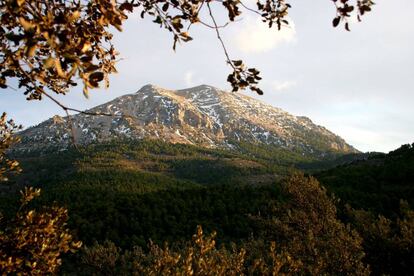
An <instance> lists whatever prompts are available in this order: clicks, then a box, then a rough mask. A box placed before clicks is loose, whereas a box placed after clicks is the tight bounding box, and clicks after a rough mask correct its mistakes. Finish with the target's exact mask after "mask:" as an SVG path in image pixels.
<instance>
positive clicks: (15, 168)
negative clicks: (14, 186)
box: [0, 113, 21, 182]
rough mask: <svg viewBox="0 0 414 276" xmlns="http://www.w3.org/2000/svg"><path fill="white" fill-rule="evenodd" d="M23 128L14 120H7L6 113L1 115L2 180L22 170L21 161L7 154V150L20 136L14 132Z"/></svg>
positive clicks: (0, 157)
mask: <svg viewBox="0 0 414 276" xmlns="http://www.w3.org/2000/svg"><path fill="white" fill-rule="evenodd" d="M19 129H21V126H18V125H16V124H15V123H14V121H13V120H7V116H6V113H3V114H2V115H1V117H0V182H2V181H7V180H8V178H7V175H8V174H11V173H18V172H20V167H19V162H17V161H16V160H11V159H9V158H8V157H7V156H6V151H7V150H8V149H9V148H10V146H11V145H13V144H15V143H17V142H18V141H19V138H17V137H16V136H14V135H13V134H14V132H15V131H17V130H19Z"/></svg>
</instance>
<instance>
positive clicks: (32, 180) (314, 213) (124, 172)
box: [0, 140, 414, 275]
mask: <svg viewBox="0 0 414 276" xmlns="http://www.w3.org/2000/svg"><path fill="white" fill-rule="evenodd" d="M13 154H14V157H15V158H16V159H17V160H19V161H20V162H21V166H22V168H23V169H24V172H25V173H24V174H22V175H20V176H18V177H15V178H12V179H10V182H9V184H7V185H8V186H3V188H2V190H1V201H0V206H1V209H2V213H3V214H4V215H5V216H6V217H7V216H10V215H11V214H13V213H14V212H15V211H16V210H15V209H16V208H17V206H18V204H16V202H17V201H18V190H19V188H21V187H23V186H24V185H32V186H35V187H40V188H42V195H41V196H40V198H39V199H38V200H37V201H36V202H35V203H34V204H35V205H34V206H41V205H50V204H51V203H52V202H56V203H57V204H58V205H59V206H64V207H67V208H68V210H69V214H70V216H69V227H70V229H71V231H72V232H73V233H74V235H75V237H77V238H78V239H80V240H81V241H83V243H84V246H86V247H84V249H83V250H82V251H81V252H80V253H78V254H77V255H75V256H68V257H67V258H65V261H64V266H63V271H66V272H74V271H75V270H76V269H77V268H79V269H81V271H83V273H85V275H87V274H88V273H89V274H91V273H92V274H93V273H112V274H117V273H121V272H122V271H123V273H129V272H131V269H132V268H131V267H130V266H128V265H126V263H130V264H132V263H134V264H137V262H138V263H139V262H142V261H144V259H145V258H149V259H146V261H145V262H149V263H151V261H150V259H151V260H156V259H157V258H160V256H161V255H162V254H172V255H171V256H170V257H171V258H176V257H174V256H178V255H174V254H183V255H186V254H189V253H188V252H189V251H186V250H195V249H194V248H197V246H200V244H198V243H196V244H192V245H190V244H187V243H186V241H188V240H189V239H190V237H191V236H192V235H193V234H194V232H195V229H196V228H197V226H198V225H201V226H202V227H203V230H204V231H205V233H212V232H213V231H215V232H216V233H217V235H216V236H214V240H215V241H216V242H217V244H218V247H217V248H220V246H225V247H226V248H227V249H226V250H230V248H231V247H232V246H231V244H233V245H234V246H236V247H237V248H238V250H245V251H246V252H247V253H246V254H247V255H245V257H243V261H241V259H240V260H239V261H240V262H242V264H240V265H241V266H242V267H251V266H250V265H248V264H249V263H250V262H254V260H257V259H258V258H259V259H260V257H262V256H266V255H267V254H270V255H269V256H274V258H273V257H272V258H273V259H266V258H265V259H264V260H261V261H263V263H262V266H261V268H260V269H264V270H263V271H265V270H266V269H271V270H272V269H275V267H274V266H271V267H268V266H269V265H270V264H271V263H272V262H273V261H275V260H278V261H279V262H281V263H283V264H284V265H283V268H280V269H281V270H280V271H290V270H292V271H302V272H303V271H307V272H308V273H311V274H315V273H322V272H327V273H328V272H329V273H333V272H332V271H336V272H338V273H339V271H348V272H349V273H351V274H365V273H366V272H368V271H369V270H371V271H372V272H374V273H375V274H379V273H391V274H393V275H404V274H406V272H407V271H410V269H411V268H412V267H413V262H412V259H411V257H410V256H412V252H413V240H412V239H411V238H410V237H411V235H412V234H413V231H414V215H413V212H412V211H411V210H410V205H411V207H412V203H413V194H412V187H413V179H414V177H413V168H414V167H413V159H414V158H413V147H412V146H410V145H406V146H403V147H401V148H400V149H398V150H396V151H394V152H391V153H389V154H387V155H385V154H364V155H355V154H353V155H350V156H339V158H338V159H335V160H332V159H331V160H316V159H311V158H309V157H303V156H302V155H301V154H300V153H295V152H291V151H287V150H283V149H280V148H276V147H263V146H260V145H254V144H243V143H239V144H237V148H234V150H219V149H206V148H202V147H197V146H191V145H182V144H168V143H165V142H161V141H156V140H148V141H128V140H125V141H118V142H112V143H107V144H96V145H90V146H87V147H78V148H72V149H69V150H66V151H61V152H56V151H50V152H47V151H44V150H42V151H40V152H36V151H31V152H30V153H24V154H19V153H18V152H14V153H13ZM338 163H339V164H342V165H340V166H338V167H336V168H333V169H329V170H326V171H319V172H317V173H315V176H316V178H317V179H318V180H320V181H321V183H322V184H323V185H324V186H325V187H326V188H327V189H328V193H325V189H324V188H323V187H321V186H320V185H319V184H318V182H317V181H316V179H313V178H306V177H304V176H302V175H301V174H300V173H299V174H298V173H297V172H294V171H295V170H297V169H298V168H305V169H307V170H308V171H307V172H308V173H312V172H313V171H315V170H316V169H318V168H325V167H329V166H333V165H336V164H338ZM292 175H293V176H292ZM331 192H334V193H335V195H336V197H337V198H338V197H339V198H340V200H334V199H331V198H330V196H329V194H330V193H331ZM400 199H403V200H406V201H407V202H408V203H407V204H405V203H404V202H402V204H401V206H400ZM348 205H349V206H348ZM400 207H401V208H400ZM13 208H14V209H13ZM336 208H339V209H338V211H339V214H338V215H339V216H337V213H336ZM358 209H365V210H366V211H363V210H358ZM378 214H381V215H383V216H384V217H380V218H378V217H377V215H378ZM346 224H350V226H348V228H347V227H346ZM295 225H296V226H295ZM300 225H302V226H300ZM303 227H304V228H303ZM349 227H350V228H349ZM309 231H310V232H309ZM309 233H313V234H312V235H313V236H309ZM198 235H201V236H200V237H199V238H200V239H201V240H203V239H207V237H208V234H207V236H206V235H205V234H200V233H198ZM312 237H313V238H312ZM308 239H310V240H308ZM149 240H151V241H152V242H154V245H152V247H151V248H149V249H148V248H147V244H148V242H149ZM303 240H306V243H307V244H309V245H310V246H311V247H310V248H308V249H306V248H304V247H303V245H301V244H302V242H301V243H298V241H303ZM198 241H200V240H199V239H198ZM207 241H208V239H207V240H204V242H207ZM271 241H275V242H276V244H277V245H278V246H280V247H278V248H274V247H272V248H273V249H272V250H274V251H272V252H274V253H275V254H276V253H277V254H281V255H277V254H276V255H272V254H273V253H271V252H270V253H269V251H268V250H269V248H270V247H271V243H270V242H271ZM164 242H168V243H169V244H170V245H171V246H172V247H171V248H170V250H171V251H169V252H170V253H166V252H164V253H162V254H161V252H160V251H159V250H161V248H162V247H161V248H157V247H154V246H156V245H157V244H158V245H162V244H163V243H164ZM97 243H98V244H97ZM137 246H138V247H137ZM192 246H194V247H192ZM192 248H193V249H192ZM312 248H314V249H315V250H316V251H312V250H313V249H312ZM311 249H312V250H311ZM136 250H138V251H136ZM140 250H143V251H140ZM147 250H150V252H149V253H148V254H150V255H142V254H144V253H143V252H147ZM163 250H164V249H163ZM223 250H224V249H223ZM308 250H311V251H308ZM317 250H322V252H325V253H323V254H328V255H323V254H322V253H321V254H322V255H321V254H319V253H316V252H317ZM337 251H341V252H342V253H341V254H342V255H341V256H342V257H341V258H339V259H335V258H334V259H332V260H331V258H332V256H333V252H337ZM104 252H106V253H104ZM138 252H141V253H138ZM157 252H158V253H157ZM214 252H216V251H214V250H213V251H212V252H210V253H208V254H213V255H208V256H205V257H206V258H207V257H208V258H210V257H211V258H213V259H214V258H217V255H215V254H219V253H217V252H216V253H214ZM219 252H221V251H219ZM231 252H233V251H231V250H230V251H228V252H227V251H226V252H224V251H223V252H222V253H220V254H224V255H226V256H233V255H231V254H233V253H231ZM265 252H266V253H265ZM312 252H313V253H312ZM329 252H331V253H329ZM239 253H240V252H239ZM239 253H238V254H239ZM102 254H109V255H105V256H112V257H111V258H115V259H112V260H108V259H107V258H108V257H105V256H103V255H102ZM137 254H138V255H137ZM140 254H141V255H140ZM151 254H152V255H151ZM159 254H161V255H159ZM200 254H201V253H200ZM240 254H241V253H240ZM283 254H285V255H283ZM286 254H287V255H286ZM312 254H315V255H312ZM224 255H220V256H221V257H220V258H224V260H226V259H225V257H223V256H224ZM116 256H117V257H116ZM138 256H141V257H138ZM162 256H164V257H165V258H167V257H166V255H162ZM235 256H236V255H234V257H235ZM287 256H290V257H289V258H291V259H289V258H288V257H287ZM324 256H325V257H324ZM327 256H329V258H328V257H327ZM226 258H227V257H226ZM286 258H288V259H286ZM315 258H316V259H318V258H320V263H319V265H320V266H315V264H314V263H313V261H312V260H314V259H315ZM283 260H284V261H283ZM286 260H291V261H289V262H287V261H286ZM164 261H165V260H164ZM181 261H184V260H180V259H177V262H178V263H180V262H181ZM233 261H234V260H233ZM233 261H230V260H228V262H229V263H232V262H233ZM108 262H109V263H108ZM125 262H126V263H125ZM149 263H145V264H143V263H139V264H140V265H144V268H145V269H152V268H151V265H149ZM368 264H369V265H370V268H367V266H366V265H368ZM221 265H224V264H221ZM183 266H185V265H184V264H183ZM102 269H103V270H102ZM154 269H155V268H154ZM171 269H172V268H171ZM174 269H178V267H177V266H174ZM229 269H233V268H229ZM256 269H258V270H257V271H261V270H260V269H259V268H256ZM134 270H135V271H139V269H138V268H137V267H135V268H134ZM86 271H87V272H86ZM128 271H129V272H128ZM263 271H262V272H263ZM147 272H148V271H147ZM78 273H79V271H78Z"/></svg>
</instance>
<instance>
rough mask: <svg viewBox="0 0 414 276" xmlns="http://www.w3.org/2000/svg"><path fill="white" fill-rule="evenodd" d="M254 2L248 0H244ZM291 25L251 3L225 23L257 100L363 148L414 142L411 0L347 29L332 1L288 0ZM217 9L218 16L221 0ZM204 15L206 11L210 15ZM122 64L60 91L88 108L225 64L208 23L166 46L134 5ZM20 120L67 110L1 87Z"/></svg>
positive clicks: (4, 102)
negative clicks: (85, 87)
mask: <svg viewBox="0 0 414 276" xmlns="http://www.w3.org/2000/svg"><path fill="white" fill-rule="evenodd" d="M245 3H246V4H247V5H248V6H250V7H254V2H253V0H247V1H246V2H245ZM290 3H291V4H292V9H291V12H290V18H289V21H290V22H291V24H290V27H289V28H285V29H283V30H282V31H280V32H278V31H277V30H276V29H269V28H267V26H266V25H265V24H263V23H262V22H261V21H260V20H259V19H257V17H256V16H255V15H254V14H253V13H250V12H247V11H243V14H242V16H241V17H240V18H239V20H238V21H237V22H234V23H232V24H229V25H228V26H227V27H226V28H224V29H221V33H222V37H223V39H224V41H225V43H226V45H227V48H228V50H229V53H230V56H231V58H232V59H243V60H244V61H245V63H246V64H247V65H248V66H249V67H255V68H258V69H259V70H260V71H261V75H262V77H263V80H262V82H261V83H260V87H261V88H262V90H263V91H264V92H265V94H264V95H263V96H258V95H256V94H254V93H253V92H251V91H246V92H243V93H245V94H247V95H250V96H252V97H255V98H257V99H259V100H261V101H264V102H266V103H268V104H271V105H273V106H276V107H280V108H282V109H284V110H285V111H288V112H290V113H292V114H294V115H301V116H307V117H309V118H310V119H311V120H312V121H314V122H315V123H316V124H319V125H322V126H325V127H326V128H328V129H329V130H331V131H332V132H334V133H335V134H338V135H339V136H341V137H342V138H344V139H345V140H346V141H347V142H348V143H349V144H351V145H353V146H354V147H356V148H357V149H359V150H361V151H382V152H388V151H390V150H393V149H396V148H398V147H399V146H400V145H401V144H406V143H413V142H414V84H413V82H414V23H413V21H412V18H413V17H412V12H413V11H414V1H412V0H392V1H390V0H377V1H376V5H375V6H374V8H373V11H372V12H371V13H370V14H368V15H367V16H365V17H364V18H363V21H362V22H361V23H357V22H356V20H354V19H352V18H351V32H347V31H345V30H344V29H343V28H333V27H332V19H333V17H334V16H335V8H334V6H333V4H332V3H331V1H326V0H314V1H297V0H291V1H290ZM214 10H215V13H216V14H217V17H218V20H219V21H221V23H225V20H224V19H225V16H224V14H223V12H222V10H223V9H222V8H221V7H220V5H216V7H215V9H214ZM205 20H206V21H208V20H209V19H208V18H206V19H205ZM114 33H115V36H114V42H115V46H116V47H117V50H118V51H119V52H120V59H121V60H120V61H119V63H118V66H117V69H118V71H119V73H118V74H116V75H113V76H111V78H110V80H111V84H110V88H109V89H106V90H104V89H97V90H92V91H91V92H90V98H89V99H85V98H84V97H83V95H82V92H81V91H80V90H79V89H74V90H72V91H70V93H68V94H67V95H66V96H64V97H60V98H59V99H60V100H61V101H62V102H64V103H65V104H66V105H68V106H71V107H74V108H78V109H86V108H89V107H93V106H95V105H98V104H102V103H105V102H107V101H109V100H111V99H113V98H115V97H118V96H121V95H124V94H130V93H134V92H136V91H138V90H139V89H140V88H141V87H142V86H144V85H146V84H149V83H151V84H155V85H158V86H161V87H164V88H168V89H182V88H188V87H192V86H196V85H200V84H208V85H212V86H215V87H218V88H221V89H224V90H229V89H230V86H229V84H228V83H227V82H226V77H227V75H228V74H229V73H230V68H229V67H228V66H227V65H226V63H225V58H224V54H223V51H222V48H221V46H220V44H219V41H218V40H217V39H216V34H215V33H214V30H211V29H208V28H206V27H203V26H198V25H194V26H193V27H192V29H191V30H190V35H191V36H192V37H193V38H194V40H193V41H191V42H189V43H184V44H181V45H178V47H177V50H176V51H175V52H174V51H173V50H172V37H171V35H170V33H168V32H167V31H165V30H163V29H160V28H159V27H158V26H157V25H155V24H154V23H152V22H151V21H150V20H148V19H146V20H142V19H140V18H139V16H137V15H131V16H130V18H129V19H128V21H127V22H126V24H125V26H124V31H123V32H117V31H115V32H114ZM2 111H6V112H7V113H8V114H9V116H10V117H12V118H14V119H15V121H16V122H18V123H20V124H23V125H24V126H25V127H28V126H32V125H36V124H38V123H40V122H42V121H43V120H45V119H47V118H49V117H51V116H53V115H55V114H58V115H61V116H64V115H65V114H64V112H63V111H62V110H61V109H60V108H59V107H57V106H56V105H55V104H54V103H52V102H50V101H48V100H47V99H44V100H43V101H41V102H38V101H30V102H27V101H26V100H25V96H24V95H23V92H21V91H13V90H10V89H2V90H0V112H2Z"/></svg>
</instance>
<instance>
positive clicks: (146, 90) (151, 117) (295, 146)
mask: <svg viewBox="0 0 414 276" xmlns="http://www.w3.org/2000/svg"><path fill="white" fill-rule="evenodd" d="M87 111H88V112H94V113H110V114H113V115H114V116H112V117H111V116H94V115H88V114H82V113H80V114H76V115H70V116H69V117H63V118H62V117H58V116H54V117H53V118H50V119H48V120H46V121H44V122H42V123H40V124H39V125H37V126H34V127H30V128H28V129H26V130H24V131H22V132H21V133H20V136H21V138H22V139H21V140H22V142H21V143H20V145H18V149H20V150H25V151H30V150H32V149H41V148H45V147H50V146H54V147H57V148H59V149H64V148H67V147H68V146H70V144H71V143H73V141H72V139H71V136H73V137H74V138H75V140H76V143H79V144H83V145H87V144H91V143H94V142H100V141H108V140H113V139H123V138H127V139H144V138H145V139H148V138H149V139H160V140H163V141H166V142H171V143H183V144H194V145H200V146H203V147H213V148H214V147H219V148H232V147H233V146H234V145H233V144H234V143H233V142H237V141H243V142H249V143H256V144H265V145H266V144H267V145H273V146H278V147H281V148H285V149H292V150H295V151H299V152H302V153H303V154H304V155H317V156H324V155H326V154H330V153H333V154H335V153H339V154H342V153H353V152H358V151H357V150H356V149H355V148H353V147H352V146H350V145H348V144H347V143H346V142H345V141H344V140H343V139H342V138H341V137H339V136H337V135H335V134H333V133H332V132H330V131H329V130H327V129H326V128H325V127H322V126H318V125H316V124H314V123H313V122H312V121H311V120H310V119H309V118H307V117H304V116H294V115H291V114H289V113H288V112H286V111H284V110H282V109H280V108H277V107H273V106H271V105H268V104H266V103H263V102H261V101H259V100H256V99H253V98H251V97H249V96H246V95H242V94H239V93H231V92H225V91H222V90H220V89H217V88H215V87H212V86H209V85H199V86H196V87H192V88H187V89H181V90H169V89H164V88H161V87H159V86H156V85H152V84H148V85H145V86H143V87H142V88H141V89H139V90H138V91H137V92H136V93H133V94H127V95H123V96H120V97H117V98H115V99H114V100H112V101H109V102H107V103H104V104H101V105H98V106H96V107H94V108H91V109H89V110H87ZM68 124H71V125H72V127H71V128H70V127H68ZM45 142H47V143H45Z"/></svg>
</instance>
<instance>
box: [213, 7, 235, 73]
mask: <svg viewBox="0 0 414 276" xmlns="http://www.w3.org/2000/svg"><path fill="white" fill-rule="evenodd" d="M207 8H208V12H209V14H210V18H211V20H212V21H213V24H214V30H215V31H216V34H217V39H218V40H219V41H220V43H221V47H222V48H223V51H224V54H225V55H226V59H227V63H229V64H230V66H231V67H232V68H233V69H234V70H236V68H235V67H234V65H233V62H232V61H231V59H230V56H229V53H228V52H227V48H226V45H225V44H224V41H223V39H222V38H221V35H220V31H219V28H218V25H217V22H216V19H215V18H214V15H213V12H212V11H211V7H210V3H209V2H207Z"/></svg>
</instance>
